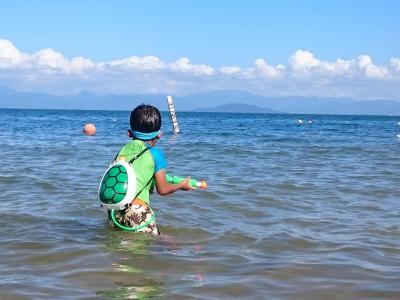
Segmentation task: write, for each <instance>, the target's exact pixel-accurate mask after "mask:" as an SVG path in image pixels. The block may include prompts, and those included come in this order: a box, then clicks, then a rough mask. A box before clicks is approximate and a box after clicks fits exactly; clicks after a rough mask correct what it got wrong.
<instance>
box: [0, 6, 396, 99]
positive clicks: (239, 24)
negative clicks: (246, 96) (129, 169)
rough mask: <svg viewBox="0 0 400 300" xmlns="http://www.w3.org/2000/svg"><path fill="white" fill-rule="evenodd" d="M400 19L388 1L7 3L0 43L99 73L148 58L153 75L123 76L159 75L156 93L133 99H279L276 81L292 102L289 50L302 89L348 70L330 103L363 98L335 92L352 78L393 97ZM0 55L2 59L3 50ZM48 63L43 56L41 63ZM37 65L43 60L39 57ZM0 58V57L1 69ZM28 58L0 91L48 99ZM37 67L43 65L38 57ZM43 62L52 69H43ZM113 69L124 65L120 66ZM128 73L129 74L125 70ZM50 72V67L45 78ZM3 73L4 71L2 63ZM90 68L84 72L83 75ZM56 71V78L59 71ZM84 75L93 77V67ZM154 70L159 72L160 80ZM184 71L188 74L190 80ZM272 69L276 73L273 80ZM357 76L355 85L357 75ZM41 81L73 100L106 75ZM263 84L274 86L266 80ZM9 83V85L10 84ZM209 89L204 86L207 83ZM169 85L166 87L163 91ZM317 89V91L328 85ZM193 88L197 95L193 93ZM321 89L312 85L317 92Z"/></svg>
mask: <svg viewBox="0 0 400 300" xmlns="http://www.w3.org/2000/svg"><path fill="white" fill-rule="evenodd" d="M399 11H400V1H394V0H393V1H356V0H348V1H340V0H336V1H329V2H328V1H294V0H293V1H249V0H248V1H221V0H220V1H189V0H187V1H183V0H182V1H176V0H175V1H171V0H170V1H161V0H159V1H133V0H125V1H121V0H115V1H99V0H98V1H93V0H84V1H74V0H58V1H54V0H52V1H50V0H41V1H38V0H29V1H28V0H26V1H18V0H14V1H2V2H1V3H0V39H2V40H7V41H9V42H10V43H12V47H14V48H15V49H17V50H18V51H19V52H20V53H23V54H27V55H31V56H34V54H35V53H38V52H40V51H41V50H43V49H52V50H53V51H54V52H55V53H59V54H60V55H62V56H63V58H65V59H66V60H69V61H70V60H71V59H73V58H75V57H83V58H84V59H87V60H90V62H91V63H93V64H95V67H96V70H98V69H99V67H98V65H96V64H98V63H107V62H116V61H122V60H124V59H126V58H129V57H138V58H145V57H154V58H157V59H158V60H159V61H160V62H161V63H162V64H158V65H157V67H155V69H156V70H158V71H157V72H156V73H157V74H155V73H154V72H153V71H154V69H152V71H151V72H150V73H151V74H150V75H149V72H148V71H146V72H145V73H146V74H143V73H141V72H139V71H143V70H139V69H135V70H132V68H131V69H130V70H129V72H130V73H129V76H128V77H129V78H130V79H132V76H133V73H135V72H136V73H140V74H137V76H141V75H147V76H150V77H151V80H150V81H151V84H154V83H157V82H159V80H160V77H161V81H162V82H163V84H164V86H163V87H159V88H157V87H154V88H153V89H151V88H150V86H149V87H148V88H145V89H143V90H142V91H141V92H143V93H147V92H164V91H165V92H171V91H172V92H176V93H185V91H186V92H199V91H200V92H201V91H209V90H215V89H223V88H232V87H238V86H239V89H242V90H246V91H249V92H254V93H259V94H268V91H271V92H270V93H271V95H284V94H285V93H283V92H279V90H282V89H284V88H285V86H284V80H286V81H287V80H288V79H290V80H291V81H290V83H291V84H292V85H291V88H289V89H288V92H287V94H299V93H300V92H301V91H302V92H304V89H300V91H299V92H296V89H295V88H294V86H295V85H299V82H293V80H295V79H296V80H297V79H298V76H297V75H298V74H297V73H298V72H297V73H296V74H294V72H293V70H297V71H299V70H300V69H299V68H297V69H296V67H294V64H293V55H295V54H296V51H304V52H301V53H300V55H297V58H296V59H297V61H298V62H299V61H300V60H304V59H305V60H306V61H308V62H309V63H310V64H308V65H307V66H306V67H304V68H303V69H302V71H304V69H307V70H306V71H307V72H308V74H306V75H307V76H308V77H307V76H303V77H302V78H303V79H304V80H305V79H308V80H309V81H310V82H311V80H312V79H315V77H313V78H311V79H310V77H309V75H310V73H312V74H314V76H316V77H318V76H317V74H319V73H320V72H322V71H323V70H325V71H326V70H327V69H329V70H330V69H332V68H334V67H335V66H333V64H334V63H335V62H337V59H342V60H344V61H345V62H350V63H352V65H351V66H350V65H349V64H347V67H346V68H347V69H346V70H350V69H351V74H350V73H346V76H347V77H346V76H345V77H343V76H342V77H340V78H337V74H338V73H335V78H334V80H335V84H331V85H332V86H331V85H329V86H331V91H332V93H331V94H332V96H346V95H348V96H350V97H355V98H360V97H365V96H366V95H371V93H370V92H371V90H370V91H369V92H366V93H361V92H359V93H356V94H351V93H349V92H348V90H349V89H350V88H349V87H348V86H347V85H346V84H343V83H342V84H341V85H340V86H338V83H340V82H343V81H345V79H349V78H350V79H351V80H354V78H358V79H359V80H358V81H356V82H354V85H356V86H359V85H365V86H370V89H371V88H374V93H372V95H373V98H379V97H386V98H396V97H397V96H396V95H397V93H398V90H396V89H395V86H392V85H390V82H389V81H390V80H391V81H393V79H394V78H395V79H396V80H397V76H398V74H397V72H398V70H397V67H398V68H399V70H400V62H398V61H397V60H396V59H397V58H399V57H400V18H399V17H398V13H399ZM4 47H6V46H3V48H4ZM7 47H11V46H9V45H8V46H7ZM7 51H8V52H7V53H9V52H10V51H9V50H7ZM3 52H4V53H5V50H4V51H3ZM4 53H3V60H5V59H10V57H9V56H7V57H6V58H5V56H6V54H4ZM40 53H41V52H40ZM297 53H298V52H297ZM308 53H309V54H311V56H310V55H309V54H308ZM53 54H54V53H53ZM298 54H299V53H298ZM49 55H50V54H49V53H47V54H46V57H47V58H48V57H49ZM363 55H366V56H367V57H368V58H369V60H368V58H365V57H362V58H361V59H360V56H363ZM36 56H37V55H36ZM53 56H54V55H53ZM41 57H42V58H43V55H42V56H41ZM182 58H186V59H188V62H187V61H186V62H185V61H180V59H182ZM313 58H314V59H317V62H315V61H313ZM1 59H2V57H1V52H0V63H1ZM34 59H35V58H33V57H30V58H29V59H28V60H29V68H30V70H31V73H32V74H30V73H29V71H27V68H28V67H26V64H25V65H24V66H23V67H22V66H21V64H19V65H18V67H16V64H15V63H13V66H14V69H13V72H12V73H13V77H12V78H8V77H7V76H6V75H5V74H0V80H2V82H0V84H1V83H2V84H3V85H12V87H13V88H17V89H25V90H30V89H33V87H34V86H36V85H35V84H33V83H32V82H31V83H29V82H25V83H24V82H23V78H26V77H29V78H30V80H31V81H32V80H33V82H35V83H38V84H37V87H36V89H39V90H42V91H44V92H54V91H52V90H51V88H50V87H49V86H45V84H44V83H41V82H36V81H35V80H38V79H37V78H39V77H40V76H39V75H37V72H38V64H37V62H36V61H35V62H34V61H33V60H34ZM259 59H262V61H260V60H259ZM257 60H259V61H258V63H257ZM25 61H27V60H25ZM41 61H42V63H41V66H43V59H42V60H41ZM47 62H48V60H47ZM175 62H178V63H177V64H175V65H176V66H177V67H175V68H174V66H171V64H174V63H175ZM125 63H126V62H125ZM140 63H141V64H142V63H143V62H142V61H141V62H140ZM182 63H183V65H182ZM324 63H325V64H324ZM398 63H399V64H398ZM47 64H48V65H52V66H53V65H54V64H52V63H49V62H48V63H47ZM135 64H136V61H135ZM329 64H330V65H329ZM368 64H369V66H371V68H369V71H368V70H367V67H366V66H367V65H368ZM112 65H113V66H115V64H112ZM122 65H123V62H121V64H120V65H119V66H122ZM58 66H59V64H58V65H57V67H58ZM130 66H131V67H132V64H130ZM135 66H136V65H135ZM153 66H154V64H153ZM182 66H183V69H182ZM192 66H194V67H193V68H192ZM199 66H200V67H199ZM201 66H202V67H209V68H212V71H211V69H209V71H207V70H206V69H204V68H203V69H202V70H203V71H204V70H206V71H204V72H203V73H204V74H206V75H207V76H209V77H201V76H200V78H195V79H193V78H192V77H191V76H192V75H193V74H192V73H193V72H192V71H193V70H199V68H200V69H201ZM279 66H283V67H284V68H285V70H284V71H282V70H283V69H282V68H281V67H279ZM297 66H299V64H297ZM57 67H54V66H53V67H52V68H53V71H55V70H54V68H57ZM224 67H235V68H237V69H232V68H231V69H229V70H228V69H223V70H228V71H227V72H224V71H222V72H220V70H221V68H224ZM270 67H272V68H273V69H271V68H270ZM375 67H376V68H378V69H376V68H375ZM0 68H1V64H0ZM7 68H8V69H7V70H9V69H10V64H8V65H7ZM321 68H322V69H321ZM357 68H358V69H357ZM385 68H386V69H385ZM3 69H5V67H4V66H3ZM89 69H90V68H89V67H87V68H86V69H85V70H86V71H87V70H89ZM125 69H126V68H125ZM142 69H143V68H142ZM144 69H146V68H144ZM239 69H240V71H241V72H239V71H238V70H239ZM256 69H257V70H261V71H262V72H261V73H262V75H263V76H264V79H266V80H267V81H266V82H259V81H256V80H253V81H251V80H250V79H254V78H255V77H256V75H255V71H254V70H256ZM356 69H357V70H356ZM63 70H64V71H65V68H64V69H63ZM91 70H92V71H93V68H92V69H91ZM102 70H103V69H102ZM146 70H149V68H147V69H146ZM160 70H164V71H163V73H162V75H161V73H160V72H161V71H160ZM182 70H184V71H182ZM188 70H189V71H190V72H192V73H191V74H189V75H190V76H189V75H188V73H190V72H189V71H188ZM235 70H236V71H235ZM321 70H322V71H321ZM41 71H43V70H41ZM113 71H115V70H114V69H113ZM120 71H121V70H120ZM125 71H126V70H125ZM275 71H277V72H278V73H279V74H277V73H274V72H275ZM356 71H357V72H358V73H357V72H356ZM35 72H36V73H35ZM176 72H181V73H185V74H186V75H187V76H186V77H182V76H181V75H182V74H180V75H179V74H178V75H179V76H178V75H177V73H176ZM330 72H331V73H330V75H329V76H328V79H329V81H332V71H330ZM349 72H350V71H349ZM355 72H356V73H355ZM363 72H364V75H365V76H364V78H363V77H362V76H361V75H360V74H361V73H363ZM399 72H400V71H399ZM17 73H19V74H17ZM22 73H23V76H22V75H21V74H22ZM45 73H46V79H47V80H51V78H54V80H55V81H56V83H57V84H60V86H59V90H58V91H59V92H60V93H63V90H65V91H66V90H71V86H73V87H75V88H74V89H73V91H76V92H79V91H82V90H89V91H92V92H98V93H106V91H105V90H101V89H99V88H96V87H95V86H96V83H95V81H96V78H97V79H98V82H99V86H104V83H105V82H106V81H107V80H108V78H109V77H108V76H106V74H105V73H104V72H100V73H101V74H100V73H96V74H94V72H91V73H90V74H91V76H92V77H91V79H90V80H89V82H88V81H87V78H86V81H85V79H82V78H78V77H75V78H72V77H71V72H70V73H69V76H68V78H67V79H68V80H67V81H68V83H67V85H66V86H62V84H61V82H62V80H65V78H61V77H60V76H61V75H60V74H59V73H57V72H53V73H57V74H52V75H54V76H53V77H51V76H50V75H51V74H48V73H49V72H48V70H47V71H46V72H45ZM50 73H51V72H50ZM122 73H123V72H122ZM200 73H202V72H200ZM203 73H202V74H203ZM124 74H125V75H126V74H127V73H124ZM196 74H197V73H196ZM204 74H203V75H204ZM221 74H222V75H224V74H225V75H227V74H228V75H230V77H229V78H227V77H223V76H222V75H221ZM233 74H235V76H236V77H235V78H233V81H231V82H230V83H229V84H226V85H223V84H222V83H223V82H226V81H227V80H232V78H231V77H232V76H233ZM340 74H342V73H340ZM80 75H82V73H81V74H80ZM86 75H87V74H86ZM118 75H121V73H118ZM197 75H199V74H197ZM239 75H240V76H239ZM292 75H295V76H292ZM18 76H19V77H18ZM96 76H97V77H96ZM121 76H122V75H121ZM210 76H211V77H212V78H211V77H210ZM296 76H297V77H296ZM81 77H82V76H81ZM249 78H250V79H249ZM271 78H272V79H274V80H275V81H271V80H270V79H271ZM276 78H278V79H279V78H280V81H279V82H278V81H277V80H276ZM293 78H294V79H293ZM374 78H375V79H379V80H382V78H385V79H389V78H390V80H385V82H384V84H381V83H382V82H376V81H374V82H373V84H371V82H370V80H372V79H374ZM80 79H81V80H80ZM15 80H17V81H18V82H17V83H14V84H11V82H13V81H15ZM124 80H125V83H124V86H118V85H117V86H116V85H115V84H111V85H110V88H109V90H110V92H112V93H114V92H118V91H121V93H130V92H134V91H136V92H137V91H138V88H137V87H138V86H141V85H142V84H141V83H140V80H139V79H138V80H137V83H136V85H135V84H132V86H131V88H129V87H128V86H127V85H129V83H128V82H129V80H128V79H127V78H126V79H124ZM135 80H136V79H135ZM135 80H133V81H135ZM268 80H269V81H268ZM211 81H212V83H210V84H207V82H211ZM168 82H174V83H173V84H170V85H169V86H168V84H167V83H168ZM216 82H217V83H216ZM239 82H242V85H238V83H239ZM323 84H324V85H325V87H326V84H327V83H326V82H325V83H323ZM388 84H389V86H388ZM194 86H198V87H199V88H197V89H196V88H194ZM371 86H372V87H371ZM325 87H322V88H321V87H319V90H323V89H324V88H325ZM386 89H389V90H390V93H388V92H382V91H384V90H386ZM313 90H315V92H314V94H313ZM338 90H340V91H339V92H338ZM300 94H301V93H300ZM306 95H317V96H327V95H325V94H321V92H320V91H318V88H315V85H313V84H311V85H310V86H309V87H307V93H306ZM328 95H329V93H328Z"/></svg>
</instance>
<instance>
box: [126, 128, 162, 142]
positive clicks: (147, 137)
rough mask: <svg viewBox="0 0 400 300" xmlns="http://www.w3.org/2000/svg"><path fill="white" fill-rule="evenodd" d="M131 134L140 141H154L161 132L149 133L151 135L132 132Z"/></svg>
mask: <svg viewBox="0 0 400 300" xmlns="http://www.w3.org/2000/svg"><path fill="white" fill-rule="evenodd" d="M131 132H132V134H133V135H134V136H135V137H136V138H138V139H139V140H143V141H148V140H152V139H154V138H155V137H156V136H157V135H158V134H159V133H160V130H158V131H154V132H149V133H145V132H140V131H131Z"/></svg>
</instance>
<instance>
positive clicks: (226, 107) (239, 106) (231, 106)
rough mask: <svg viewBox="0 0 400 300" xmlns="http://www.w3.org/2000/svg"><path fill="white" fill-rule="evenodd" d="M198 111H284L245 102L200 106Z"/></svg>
mask: <svg viewBox="0 0 400 300" xmlns="http://www.w3.org/2000/svg"><path fill="white" fill-rule="evenodd" d="M196 111H201V112H227V113H237V112H241V113H264V114H265V113H268V114H273V113H275V114H276V113H282V112H280V111H277V110H273V109H270V108H266V107H259V106H256V105H251V104H244V103H227V104H223V105H220V106H216V107H211V108H198V109H196Z"/></svg>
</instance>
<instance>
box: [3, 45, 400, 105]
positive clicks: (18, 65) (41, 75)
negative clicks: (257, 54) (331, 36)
mask: <svg viewBox="0 0 400 300" xmlns="http://www.w3.org/2000/svg"><path fill="white" fill-rule="evenodd" d="M0 85H3V86H9V87H11V88H14V89H16V90H21V91H30V92H45V93H50V94H58V95H65V94H75V93H79V92H83V91H89V92H91V93H95V94H158V93H160V94H173V95H185V94H191V93H199V92H209V91H216V90H227V89H235V90H243V91H247V92H251V93H254V94H260V95H264V96H318V97H351V98H356V99H396V100H400V58H391V59H390V61H389V62H388V64H387V65H377V64H375V63H374V62H373V60H372V57H370V56H369V55H366V54H364V55H360V56H358V57H357V58H354V59H347V60H346V59H340V58H338V59H337V60H336V61H323V60H320V59H318V58H317V57H315V55H314V54H313V53H311V52H310V51H307V50H297V51H295V52H294V53H293V54H292V55H291V56H290V57H289V58H288V61H287V62H286V63H285V64H279V65H272V64H269V63H268V61H267V60H266V59H265V58H257V59H256V60H255V61H254V65H253V66H251V67H250V68H242V67H239V66H220V67H217V68H216V67H212V66H209V65H206V64H193V63H191V62H190V60H189V58H187V57H181V58H179V59H177V60H176V61H173V62H164V61H162V60H161V59H160V58H158V57H156V56H144V57H138V56H131V57H127V58H121V59H119V60H113V61H106V62H96V61H92V60H91V59H89V58H84V57H74V58H71V59H69V58H66V57H65V56H64V55H63V54H62V53H59V52H57V51H55V50H53V49H50V48H48V49H42V50H40V51H37V52H35V53H24V52H22V51H20V50H19V49H18V48H17V47H15V46H14V44H13V43H12V42H11V41H9V40H6V39H0Z"/></svg>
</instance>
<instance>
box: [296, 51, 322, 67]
mask: <svg viewBox="0 0 400 300" xmlns="http://www.w3.org/2000/svg"><path fill="white" fill-rule="evenodd" d="M289 63H290V65H291V67H292V69H293V71H295V72H302V71H307V70H309V69H311V68H313V67H316V66H318V65H319V64H320V61H319V60H318V59H316V58H315V57H314V54H312V53H311V52H309V51H305V50H297V51H296V52H295V53H293V54H292V55H291V56H290V58H289Z"/></svg>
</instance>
